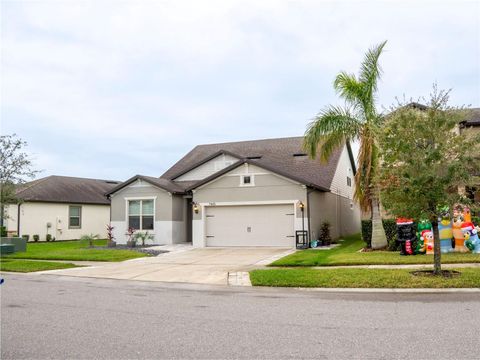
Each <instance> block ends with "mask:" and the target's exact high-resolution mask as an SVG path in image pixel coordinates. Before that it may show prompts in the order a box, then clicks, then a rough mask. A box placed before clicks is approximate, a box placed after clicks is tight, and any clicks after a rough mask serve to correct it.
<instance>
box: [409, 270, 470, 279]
mask: <svg viewBox="0 0 480 360" xmlns="http://www.w3.org/2000/svg"><path fill="white" fill-rule="evenodd" d="M410 274H412V275H415V276H425V277H428V276H430V277H433V276H437V275H435V274H434V273H433V270H417V271H412V272H411V273H410ZM460 274H461V273H460V272H459V271H455V270H442V272H441V275H439V276H442V277H444V278H453V277H457V276H460Z"/></svg>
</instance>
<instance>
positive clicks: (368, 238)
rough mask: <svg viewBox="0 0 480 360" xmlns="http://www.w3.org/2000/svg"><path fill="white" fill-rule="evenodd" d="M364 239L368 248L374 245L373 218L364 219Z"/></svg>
mask: <svg viewBox="0 0 480 360" xmlns="http://www.w3.org/2000/svg"><path fill="white" fill-rule="evenodd" d="M362 240H363V241H364V242H365V244H366V245H367V248H369V249H370V248H371V247H372V220H362Z"/></svg>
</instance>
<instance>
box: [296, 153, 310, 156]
mask: <svg viewBox="0 0 480 360" xmlns="http://www.w3.org/2000/svg"><path fill="white" fill-rule="evenodd" d="M293 156H295V157H300V156H307V154H306V153H294V154H293Z"/></svg>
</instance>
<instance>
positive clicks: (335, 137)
mask: <svg viewBox="0 0 480 360" xmlns="http://www.w3.org/2000/svg"><path fill="white" fill-rule="evenodd" d="M386 43H387V42H386V41H384V42H382V43H381V44H379V45H377V46H375V47H373V48H371V49H369V50H368V51H367V53H366V54H365V57H364V59H363V62H362V65H361V68H360V74H359V76H358V78H357V77H356V76H355V75H354V74H348V73H346V72H344V71H342V72H341V73H339V74H338V75H337V77H336V78H335V81H334V83H333V86H334V88H335V90H336V92H337V93H338V94H339V95H340V97H342V98H343V99H344V100H345V106H344V107H340V106H332V105H330V106H328V107H327V108H325V109H324V110H322V111H321V112H320V113H319V114H318V115H317V116H316V117H315V118H314V119H313V121H312V122H311V123H310V124H309V125H308V128H307V131H306V133H305V141H304V146H305V149H306V151H307V152H308V154H309V155H310V157H312V158H316V157H317V155H319V156H320V159H321V160H322V161H327V160H328V159H329V158H330V155H331V154H332V153H333V151H334V150H335V149H337V148H338V147H339V146H342V145H343V144H345V142H351V141H359V142H360V149H359V153H358V164H357V166H358V170H357V173H356V174H355V195H354V198H355V199H356V200H357V201H358V202H359V204H360V208H361V210H362V212H363V213H364V214H368V213H370V217H371V219H372V247H373V248H374V249H379V248H383V247H385V246H387V239H386V236H385V231H384V230H383V225H382V220H381V215H380V211H379V204H380V202H379V197H378V191H377V190H376V188H375V186H374V176H375V172H376V170H377V167H378V146H377V142H376V140H375V133H376V129H377V128H378V126H379V125H380V124H381V121H382V116H381V115H380V114H379V113H377V110H376V107H375V100H376V93H377V83H378V80H379V79H380V77H381V74H382V70H381V68H380V65H379V63H378V59H379V57H380V54H381V53H382V50H383V48H384V46H385V44H386Z"/></svg>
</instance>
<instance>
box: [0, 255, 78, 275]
mask: <svg viewBox="0 0 480 360" xmlns="http://www.w3.org/2000/svg"><path fill="white" fill-rule="evenodd" d="M72 267H76V265H74V264H70V263H62V262H48V261H31V260H22V259H5V258H2V259H0V271H15V272H32V271H43V270H56V269H69V268H72Z"/></svg>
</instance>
